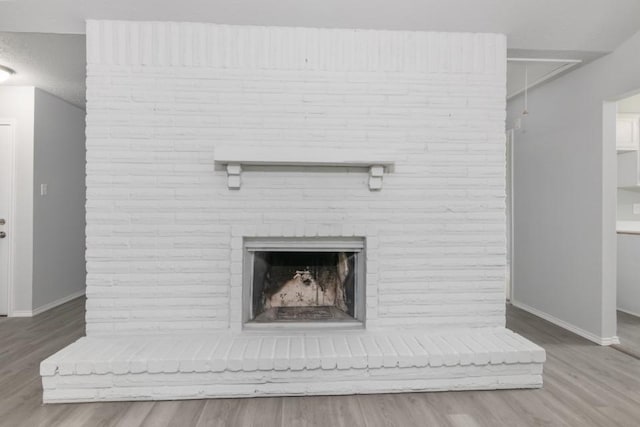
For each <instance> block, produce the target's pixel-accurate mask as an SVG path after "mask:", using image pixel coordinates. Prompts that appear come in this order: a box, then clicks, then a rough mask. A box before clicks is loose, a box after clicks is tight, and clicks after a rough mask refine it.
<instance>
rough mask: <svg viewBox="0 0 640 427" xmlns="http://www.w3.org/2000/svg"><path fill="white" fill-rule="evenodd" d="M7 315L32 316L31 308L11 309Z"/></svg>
mask: <svg viewBox="0 0 640 427" xmlns="http://www.w3.org/2000/svg"><path fill="white" fill-rule="evenodd" d="M7 317H33V311H32V310H13V311H12V312H11V313H10V314H9V315H8V316H7Z"/></svg>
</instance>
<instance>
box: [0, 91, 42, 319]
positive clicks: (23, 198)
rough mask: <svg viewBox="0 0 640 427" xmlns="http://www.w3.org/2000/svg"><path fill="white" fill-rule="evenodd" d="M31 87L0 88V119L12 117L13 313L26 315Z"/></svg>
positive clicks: (28, 302) (30, 252) (30, 231)
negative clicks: (13, 183)
mask: <svg viewBox="0 0 640 427" xmlns="http://www.w3.org/2000/svg"><path fill="white" fill-rule="evenodd" d="M34 91H35V89H34V88H33V87H11V86H7V87H0V119H12V120H15V126H16V128H15V136H16V140H15V189H14V190H15V193H14V194H15V218H14V219H13V221H14V224H13V239H14V244H15V246H14V247H15V253H14V258H13V259H14V270H13V280H14V285H13V295H10V301H9V310H10V313H9V314H10V315H13V316H28V315H30V314H31V309H32V292H31V283H32V267H33V117H34V116H33V111H34Z"/></svg>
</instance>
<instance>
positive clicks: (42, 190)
mask: <svg viewBox="0 0 640 427" xmlns="http://www.w3.org/2000/svg"><path fill="white" fill-rule="evenodd" d="M47 187H48V185H47V184H40V195H41V196H46V195H47V191H48V188H47Z"/></svg>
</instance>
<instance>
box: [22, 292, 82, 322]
mask: <svg viewBox="0 0 640 427" xmlns="http://www.w3.org/2000/svg"><path fill="white" fill-rule="evenodd" d="M85 293H86V288H85V289H81V290H79V291H78V292H74V293H72V294H69V295H67V296H66V297H62V298H58V299H57V300H55V301H51V302H50V303H48V304H44V305H41V306H40V307H38V308H35V309H33V310H32V315H33V316H37V315H38V314H40V313H44V312H45V311H47V310H51V309H52V308H54V307H57V306H59V305H62V304H64V303H66V302H69V301H71V300H73V299H76V298H79V297H81V296H83V295H85Z"/></svg>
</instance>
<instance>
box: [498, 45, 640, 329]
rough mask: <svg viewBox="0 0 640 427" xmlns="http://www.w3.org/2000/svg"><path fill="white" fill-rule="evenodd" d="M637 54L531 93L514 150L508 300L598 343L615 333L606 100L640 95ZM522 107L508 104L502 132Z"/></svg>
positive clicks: (611, 144) (627, 48) (611, 148)
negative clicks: (511, 272) (510, 290)
mask: <svg viewBox="0 0 640 427" xmlns="http://www.w3.org/2000/svg"><path fill="white" fill-rule="evenodd" d="M639 52H640V33H638V34H636V35H635V36H633V37H632V38H631V39H629V40H628V41H627V42H625V43H623V44H622V45H621V46H620V47H619V48H618V49H616V51H615V52H613V53H612V54H609V55H607V56H605V57H602V58H600V59H599V60H596V61H594V62H592V63H590V64H588V65H586V66H584V67H582V68H580V69H578V70H576V71H574V72H571V73H569V74H567V75H565V76H563V77H561V78H558V79H556V80H554V81H552V82H550V83H548V84H546V85H544V86H541V87H539V88H537V89H535V90H533V91H531V92H530V93H529V112H530V113H529V115H528V116H526V117H525V118H524V119H523V126H524V128H523V130H521V131H517V132H516V135H515V143H514V144H515V147H514V195H515V196H514V199H515V200H514V201H515V209H514V221H515V232H514V254H513V255H514V260H513V263H514V287H513V296H512V299H513V300H514V301H515V302H516V303H517V304H520V305H524V306H526V307H528V308H532V309H534V310H536V311H538V312H540V313H544V314H546V315H548V316H552V317H553V318H555V319H557V320H559V321H560V322H564V323H565V324H568V325H570V326H572V327H574V329H577V330H580V331H582V332H584V335H590V336H592V337H595V338H600V339H604V340H607V339H609V338H612V337H613V336H615V334H616V318H615V303H616V302H615V299H616V293H615V283H616V234H615V220H616V218H615V216H616V187H617V185H616V151H615V104H605V103H604V101H616V100H618V99H620V98H622V97H623V96H628V95H630V94H631V93H632V92H634V91H637V90H639V89H640V54H639ZM612 70H615V72H614V71H612ZM522 103H523V100H522V97H518V98H516V99H513V100H512V101H511V102H509V104H508V118H507V126H508V127H511V126H513V123H514V119H515V118H516V117H518V116H519V115H520V114H521V112H522ZM611 106H613V108H611ZM604 116H606V121H604V122H603V117H604ZM603 123H604V124H603ZM603 136H604V137H603ZM603 140H604V142H603Z"/></svg>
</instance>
